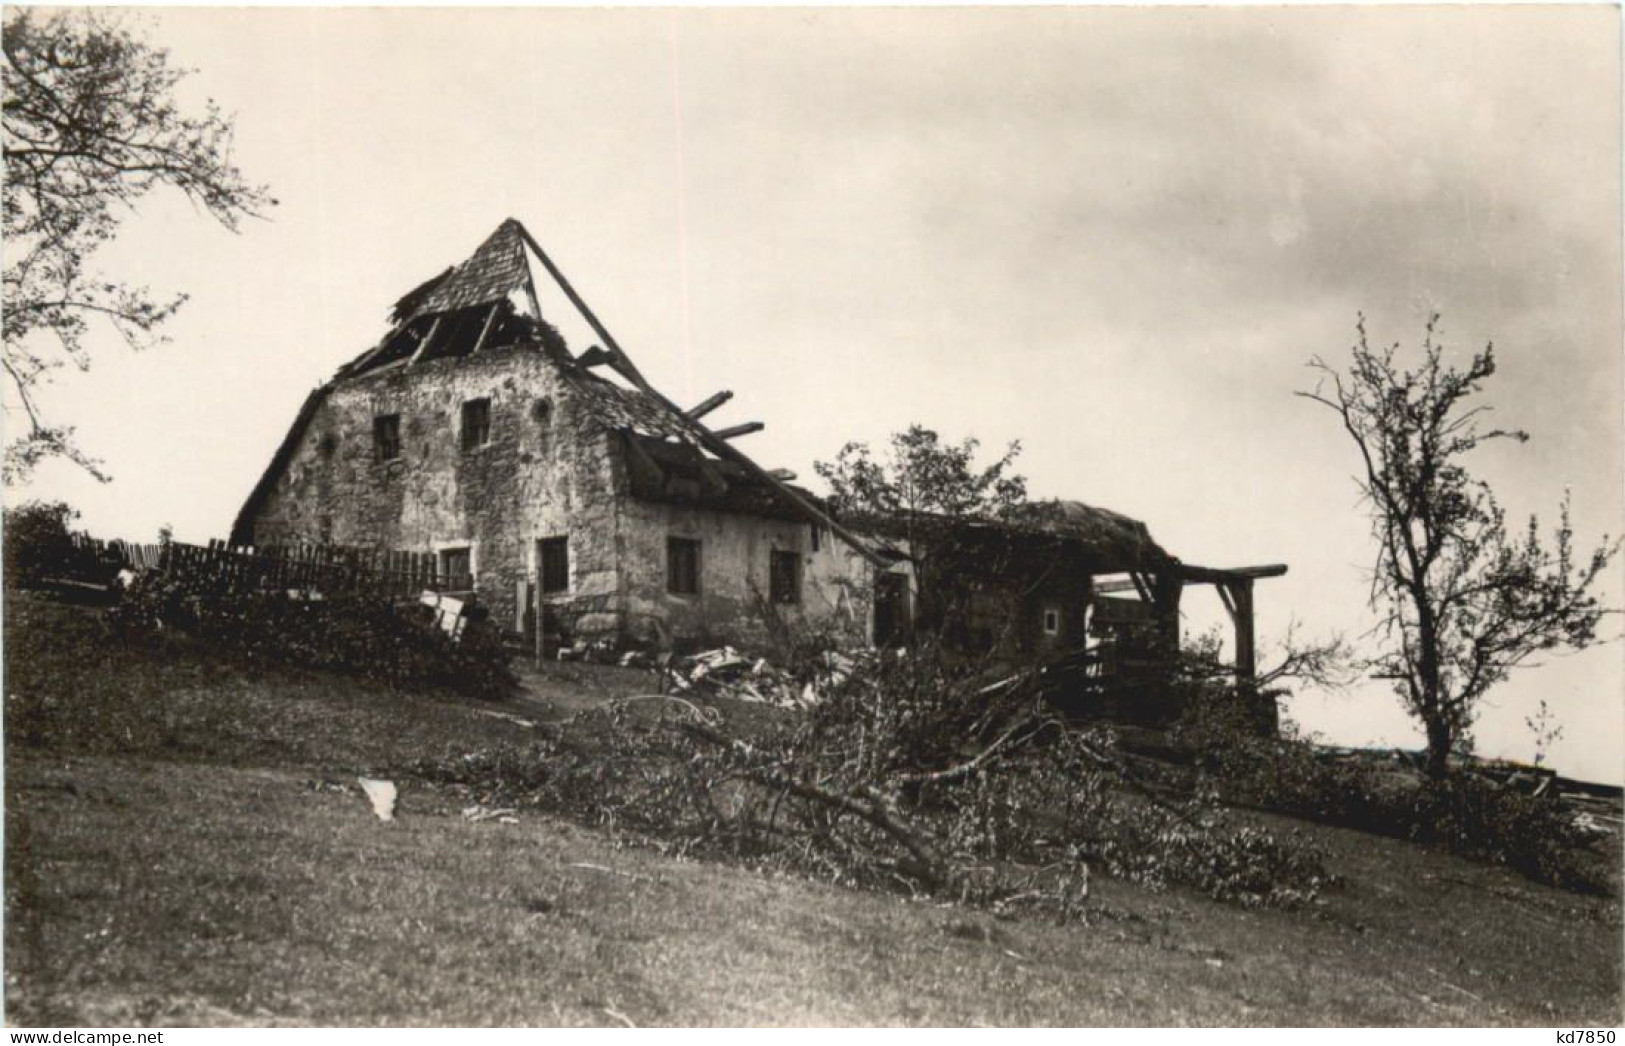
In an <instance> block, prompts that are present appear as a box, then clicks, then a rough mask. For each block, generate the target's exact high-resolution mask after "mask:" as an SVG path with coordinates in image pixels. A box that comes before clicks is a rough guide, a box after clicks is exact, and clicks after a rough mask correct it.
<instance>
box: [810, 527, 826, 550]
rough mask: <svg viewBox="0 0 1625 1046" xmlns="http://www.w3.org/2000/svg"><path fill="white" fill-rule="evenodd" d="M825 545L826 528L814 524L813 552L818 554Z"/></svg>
mask: <svg viewBox="0 0 1625 1046" xmlns="http://www.w3.org/2000/svg"><path fill="white" fill-rule="evenodd" d="M823 545H824V528H823V527H821V526H819V525H818V524H817V523H814V524H812V550H813V551H814V552H817V551H818V550H819V549H820V548H822V547H823Z"/></svg>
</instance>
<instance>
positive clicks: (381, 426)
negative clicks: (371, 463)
mask: <svg viewBox="0 0 1625 1046" xmlns="http://www.w3.org/2000/svg"><path fill="white" fill-rule="evenodd" d="M372 445H373V448H374V449H375V450H376V451H377V452H378V460H379V461H394V460H395V459H396V458H398V457H400V456H401V416H400V415H399V414H380V415H379V416H378V417H376V418H373V419H372Z"/></svg>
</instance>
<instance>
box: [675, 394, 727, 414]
mask: <svg viewBox="0 0 1625 1046" xmlns="http://www.w3.org/2000/svg"><path fill="white" fill-rule="evenodd" d="M733 398H734V394H733V393H732V392H730V391H728V390H727V389H723V390H722V391H721V392H718V393H714V394H712V395H710V396H707V397H706V398H705V399H704V400H702V401H701V402H700V403H699V404H697V405H696V406H693V407H690V408H688V410H686V411H684V412H683V413H685V414H687V415H688V416H689V418H690V419H693V420H698V419H700V418H703V417H705V416H706V415H707V414H709V413H711V412H712V411H713V410H716V409H717V408H718V407H720V406H722V405H723V404H724V403H727V402H728V401H729V400H731V399H733Z"/></svg>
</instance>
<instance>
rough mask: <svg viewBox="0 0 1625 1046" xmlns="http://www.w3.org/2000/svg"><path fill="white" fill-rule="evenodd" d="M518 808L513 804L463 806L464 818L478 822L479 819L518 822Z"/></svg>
mask: <svg viewBox="0 0 1625 1046" xmlns="http://www.w3.org/2000/svg"><path fill="white" fill-rule="evenodd" d="M518 814H519V808H518V807H515V806H501V807H494V808H493V807H489V806H480V805H479V804H475V805H474V806H465V807H463V818H464V820H467V821H471V822H473V823H475V824H478V823H479V822H481V821H495V822H497V823H498V824H518V823H519V816H518Z"/></svg>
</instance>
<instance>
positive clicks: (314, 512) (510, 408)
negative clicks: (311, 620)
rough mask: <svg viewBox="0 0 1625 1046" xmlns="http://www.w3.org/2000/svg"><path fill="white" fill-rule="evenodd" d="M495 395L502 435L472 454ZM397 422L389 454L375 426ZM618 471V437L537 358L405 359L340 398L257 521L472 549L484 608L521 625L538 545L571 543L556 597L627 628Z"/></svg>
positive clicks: (360, 540) (291, 529) (412, 545)
mask: <svg viewBox="0 0 1625 1046" xmlns="http://www.w3.org/2000/svg"><path fill="white" fill-rule="evenodd" d="M481 398H487V399H489V400H490V438H489V440H488V442H486V443H485V444H484V445H482V446H479V447H477V448H472V449H468V450H465V449H464V448H463V441H462V435H461V428H462V412H463V404H464V403H465V402H467V401H470V400H475V399H481ZM388 414H398V415H399V416H400V443H401V452H400V455H399V457H398V458H396V459H394V460H389V461H384V460H380V457H379V454H378V450H377V448H376V446H375V438H374V430H373V423H374V419H375V418H377V417H378V416H380V415H388ZM620 468H621V463H620V459H619V457H618V456H617V455H616V454H613V453H611V450H610V439H609V435H608V433H606V432H605V431H604V430H603V429H602V428H600V427H599V426H598V425H597V424H596V423H595V422H594V421H593V419H592V418H591V417H589V416H588V415H587V414H586V411H585V409H584V407H583V406H582V405H580V404H578V403H577V402H576V400H575V399H574V398H573V397H572V390H571V388H570V386H569V384H568V383H567V382H566V381H565V380H564V379H563V377H562V376H561V375H560V373H559V371H558V369H557V365H556V364H555V363H553V362H552V361H550V360H549V359H547V358H546V357H545V356H543V355H542V354H541V353H540V352H537V351H535V350H534V349H527V348H517V347H511V348H502V349H494V350H484V351H482V352H480V353H479V354H478V355H474V356H468V357H460V358H447V359H431V360H425V361H423V362H421V363H418V364H416V365H412V366H407V365H404V364H397V365H394V366H391V367H386V368H381V369H379V370H377V371H372V372H369V373H365V374H362V375H360V376H358V377H355V378H351V379H347V380H345V381H342V382H340V383H339V384H337V385H336V386H335V387H334V388H333V389H332V390H331V392H330V394H329V395H328V397H327V399H326V402H325V403H324V404H323V405H322V406H321V408H320V409H319V410H318V411H317V413H316V415H315V417H314V418H313V419H312V420H311V423H310V424H309V425H308V426H307V427H306V430H305V433H304V435H303V437H302V439H301V442H300V445H299V447H298V449H297V450H296V452H295V453H294V455H293V457H292V458H291V460H290V461H289V464H288V467H287V468H286V469H285V470H284V471H283V474H282V475H281V476H280V477H279V478H278V479H277V481H276V487H275V490H274V491H273V492H272V493H271V494H270V496H269V497H268V498H267V499H266V500H265V503H264V504H263V505H262V507H261V509H260V512H259V514H258V515H257V517H256V518H255V521H254V540H255V542H256V543H258V544H273V543H280V542H290V541H317V542H335V543H339V544H349V545H362V546H369V547H379V548H389V549H405V550H416V551H432V552H444V551H446V550H448V549H457V548H468V549H469V550H470V557H471V560H472V566H473V571H474V575H475V583H476V590H477V592H478V594H479V597H480V600H481V602H482V603H483V604H484V605H486V606H487V607H489V608H490V610H491V613H492V616H493V618H494V620H496V621H497V622H498V623H500V624H503V625H504V626H507V627H513V626H515V625H517V624H518V623H519V622H520V621H521V618H520V614H521V612H522V608H521V607H520V606H519V605H517V599H516V593H517V591H518V585H519V583H520V582H521V581H525V580H531V581H534V579H535V575H536V569H537V563H536V556H537V549H536V546H537V541H538V540H539V539H541V538H546V537H554V536H568V538H569V565H570V588H569V592H568V593H564V594H561V595H557V596H550V597H548V599H549V602H550V603H553V604H556V606H557V610H558V612H559V615H560V617H561V619H562V620H563V621H564V622H565V624H566V625H567V626H568V627H569V628H570V630H571V631H572V632H575V633H577V634H597V633H602V632H614V631H615V630H616V629H617V628H618V624H619V611H620V604H619V586H618V584H617V571H618V556H619V545H618V513H617V496H616V491H617V490H618V489H623V488H624V486H625V483H624V476H622V475H621V474H620V472H619V470H620Z"/></svg>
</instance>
